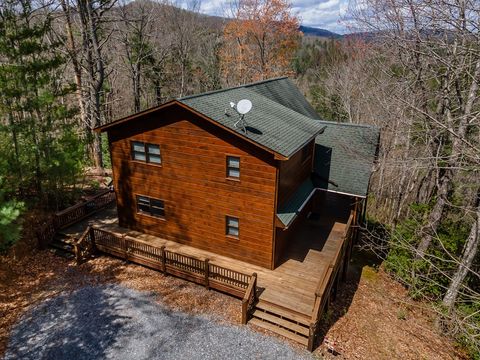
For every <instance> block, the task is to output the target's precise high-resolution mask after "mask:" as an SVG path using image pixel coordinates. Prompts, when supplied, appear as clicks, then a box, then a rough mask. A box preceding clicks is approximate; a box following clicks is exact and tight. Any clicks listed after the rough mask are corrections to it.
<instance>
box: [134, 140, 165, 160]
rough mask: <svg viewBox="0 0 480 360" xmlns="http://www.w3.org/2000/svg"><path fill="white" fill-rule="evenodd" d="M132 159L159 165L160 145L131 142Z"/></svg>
mask: <svg viewBox="0 0 480 360" xmlns="http://www.w3.org/2000/svg"><path fill="white" fill-rule="evenodd" d="M132 158H133V160H137V161H144V162H147V163H152V164H161V163H162V158H161V157H160V145H155V144H147V143H144V142H141V141H132Z"/></svg>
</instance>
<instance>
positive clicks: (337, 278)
mask: <svg viewBox="0 0 480 360" xmlns="http://www.w3.org/2000/svg"><path fill="white" fill-rule="evenodd" d="M339 280H340V273H337V275H336V276H335V280H334V281H333V294H332V297H333V301H335V300H337V293H338V283H339Z"/></svg>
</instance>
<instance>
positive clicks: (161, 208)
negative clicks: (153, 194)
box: [137, 195, 165, 217]
mask: <svg viewBox="0 0 480 360" xmlns="http://www.w3.org/2000/svg"><path fill="white" fill-rule="evenodd" d="M137 211H138V212H139V213H142V214H147V215H152V216H157V217H164V216H165V204H164V202H163V200H158V199H152V198H149V197H147V196H141V195H137Z"/></svg>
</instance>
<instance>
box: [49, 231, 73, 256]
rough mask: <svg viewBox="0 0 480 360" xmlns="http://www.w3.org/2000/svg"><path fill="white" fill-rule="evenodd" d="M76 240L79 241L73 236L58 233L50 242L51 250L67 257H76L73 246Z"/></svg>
mask: <svg viewBox="0 0 480 360" xmlns="http://www.w3.org/2000/svg"><path fill="white" fill-rule="evenodd" d="M75 241H77V239H76V238H74V237H72V236H68V235H65V234H62V233H56V234H55V236H54V238H53V240H52V241H51V242H50V244H49V247H50V251H52V252H53V253H54V254H55V255H58V256H61V257H64V258H66V259H73V258H74V257H75V255H74V248H73V243H74V242H75Z"/></svg>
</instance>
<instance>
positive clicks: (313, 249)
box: [62, 193, 353, 319]
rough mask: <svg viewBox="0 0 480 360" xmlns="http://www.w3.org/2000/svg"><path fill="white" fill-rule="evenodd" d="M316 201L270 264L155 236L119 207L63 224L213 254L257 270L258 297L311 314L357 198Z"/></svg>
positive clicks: (219, 260)
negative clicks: (125, 224) (121, 217)
mask: <svg viewBox="0 0 480 360" xmlns="http://www.w3.org/2000/svg"><path fill="white" fill-rule="evenodd" d="M319 198H320V200H319V201H317V202H316V203H315V204H314V206H313V207H312V212H311V214H310V216H303V217H300V216H299V219H297V220H296V221H298V222H300V224H299V225H297V226H296V227H295V233H294V236H293V237H291V238H290V240H289V243H288V244H287V246H286V247H285V250H284V252H283V256H282V258H281V261H280V265H279V266H277V267H276V268H275V269H274V270H269V269H266V268H262V267H259V266H256V265H252V264H249V263H246V262H243V261H239V260H235V259H231V258H228V257H225V256H221V255H217V254H215V253H212V252H208V251H204V250H200V249H197V248H194V247H191V246H188V245H183V244H179V243H176V242H173V241H169V240H165V239H162V238H159V237H156V236H152V235H148V234H144V233H140V232H137V231H131V230H129V229H125V228H122V227H120V226H119V225H118V222H117V218H116V210H115V207H112V208H109V209H106V210H104V211H102V212H100V213H98V214H96V215H95V216H93V217H91V218H88V219H86V220H84V221H82V222H80V223H77V224H75V225H73V226H71V227H68V228H66V229H63V230H62V233H64V234H65V235H67V236H70V237H75V238H79V237H80V235H81V233H82V232H83V231H84V230H85V228H86V227H87V226H88V225H95V226H96V227H97V228H99V229H102V230H105V231H108V232H110V233H113V234H116V235H127V236H129V237H132V238H135V239H136V240H137V241H139V242H143V243H147V244H149V245H151V246H154V247H158V248H160V247H162V246H164V247H165V249H167V250H170V251H174V252H177V253H181V254H184V255H188V256H193V257H196V258H200V259H209V261H210V262H211V263H213V264H216V265H219V266H222V267H225V268H229V269H232V270H235V271H238V272H242V273H246V274H252V273H256V274H257V293H258V299H259V300H260V301H265V302H268V303H272V304H275V305H277V306H280V307H282V308H286V309H289V310H291V311H294V312H295V313H297V314H299V315H303V316H304V317H305V319H306V318H308V319H310V317H311V316H312V312H313V310H314V305H315V300H316V296H315V292H316V290H317V287H318V284H319V281H320V280H321V279H322V278H324V277H325V276H326V274H327V272H328V269H329V267H330V266H331V265H332V262H334V261H339V260H338V259H337V260H336V254H337V253H338V252H339V250H340V249H341V248H342V246H343V243H344V239H345V234H346V230H347V222H348V220H349V215H350V209H352V206H353V200H352V198H350V197H347V196H342V195H338V194H332V193H322V194H321V195H320V197H319Z"/></svg>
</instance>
